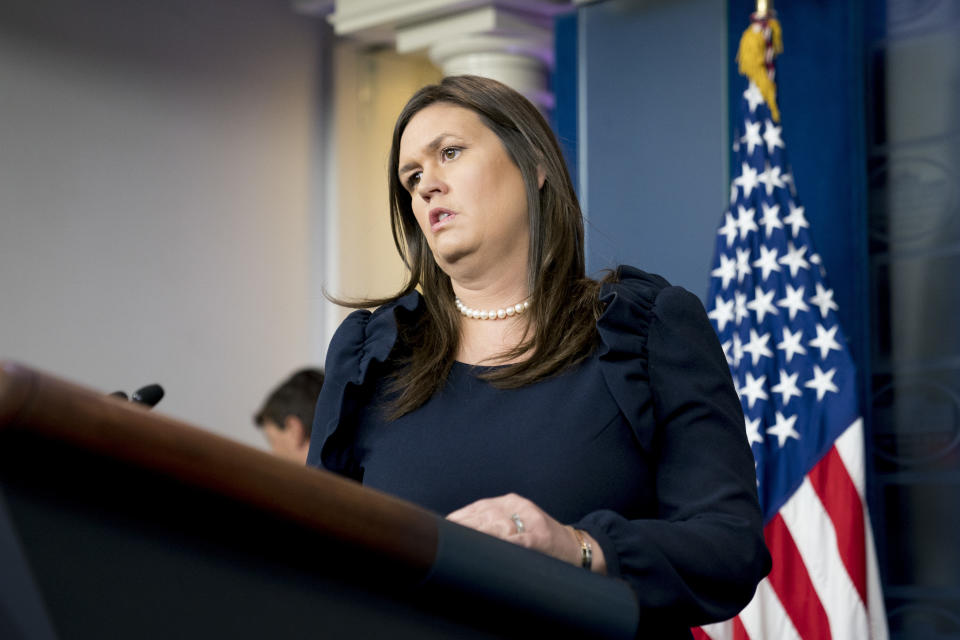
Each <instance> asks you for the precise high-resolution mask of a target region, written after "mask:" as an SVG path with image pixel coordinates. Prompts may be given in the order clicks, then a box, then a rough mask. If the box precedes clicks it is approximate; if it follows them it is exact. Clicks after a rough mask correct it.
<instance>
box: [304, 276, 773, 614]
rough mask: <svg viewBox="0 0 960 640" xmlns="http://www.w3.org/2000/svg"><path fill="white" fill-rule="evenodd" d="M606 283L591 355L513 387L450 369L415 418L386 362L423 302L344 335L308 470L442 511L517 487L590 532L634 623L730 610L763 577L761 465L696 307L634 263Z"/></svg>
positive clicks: (388, 311)
mask: <svg viewBox="0 0 960 640" xmlns="http://www.w3.org/2000/svg"><path fill="white" fill-rule="evenodd" d="M619 276H620V279H619V282H616V283H611V284H605V285H603V287H602V289H601V294H600V295H601V302H602V303H604V305H605V309H604V312H603V314H602V316H601V317H600V319H599V321H598V322H597V330H598V334H599V343H598V346H597V348H596V349H595V350H594V353H593V354H591V356H590V357H588V358H587V359H585V360H584V361H582V362H581V363H580V364H578V365H576V366H575V367H572V368H570V369H568V370H566V371H565V372H563V373H562V374H561V375H558V376H555V377H553V378H549V379H547V380H543V381H541V382H538V383H536V384H533V385H529V386H527V387H522V388H519V389H497V388H495V387H493V386H491V385H490V384H489V383H487V382H486V381H484V380H482V379H480V378H478V377H477V373H478V372H481V371H483V369H484V368H483V367H474V366H470V365H466V364H463V363H459V362H458V363H454V365H453V368H452V370H451V372H450V375H449V377H448V379H447V381H446V384H445V385H444V386H443V387H442V388H441V389H440V391H438V392H437V393H435V394H434V396H433V397H432V398H431V399H430V400H429V401H428V402H427V403H426V404H424V405H423V406H421V407H420V408H419V409H417V410H416V411H413V412H411V413H409V414H407V415H405V416H403V417H401V418H399V419H397V420H395V421H392V422H390V421H387V420H386V419H385V418H384V413H385V412H384V409H383V402H382V401H383V400H384V398H385V397H386V394H387V391H386V384H387V383H386V381H385V376H386V374H387V373H389V369H388V365H386V364H385V363H386V362H387V361H388V359H389V355H390V353H391V351H392V350H393V348H394V346H395V343H396V341H397V335H398V332H397V323H398V322H403V321H405V320H406V321H409V318H410V317H411V315H412V314H417V313H420V312H422V310H423V307H422V301H421V299H420V294H418V293H416V292H414V293H412V294H410V295H408V296H405V297H403V298H400V299H398V300H397V301H395V302H394V303H391V304H388V305H384V306H383V307H380V308H379V309H377V310H376V311H374V312H373V313H370V312H368V311H356V312H354V313H352V314H351V315H350V316H349V317H348V318H347V319H346V320H345V321H344V323H343V324H342V325H341V326H340V328H339V329H338V330H337V332H336V335H335V336H334V338H333V341H332V342H331V344H330V349H329V352H328V356H327V363H326V381H325V383H324V386H323V390H322V392H321V394H320V398H319V400H318V404H317V412H316V417H315V420H314V426H313V435H312V441H311V446H310V453H309V456H308V459H307V463H308V464H310V465H313V466H321V467H323V468H326V469H328V470H331V471H334V472H337V473H340V474H343V475H346V476H348V477H351V478H354V479H356V480H358V481H360V482H362V483H363V484H364V485H367V486H370V487H373V488H376V489H379V490H382V491H385V492H387V493H391V494H393V495H396V496H399V497H401V498H404V499H407V500H410V501H411V502H414V503H417V504H419V505H422V506H424V507H426V508H428V509H433V510H435V511H436V512H438V513H440V514H444V515H445V514H447V513H449V512H451V511H454V510H456V509H459V508H460V507H462V506H464V505H466V504H469V503H471V502H473V501H475V500H478V499H481V498H489V497H494V496H499V495H502V494H505V493H509V492H513V493H517V494H519V495H522V496H524V497H525V498H528V499H530V500H532V501H533V502H534V503H536V504H537V505H538V506H539V507H540V508H542V509H543V510H544V511H546V512H547V513H549V514H550V515H551V516H553V517H554V518H556V519H557V520H559V521H560V522H563V523H567V524H572V525H573V526H575V527H577V528H579V529H583V530H585V531H588V532H589V533H590V535H592V536H593V537H594V538H595V539H596V540H597V543H598V544H599V545H600V546H601V547H602V549H603V553H604V556H605V558H606V562H607V571H608V573H609V574H610V575H612V576H618V577H622V578H623V579H625V580H626V581H627V582H628V583H629V584H630V585H631V587H632V588H633V591H634V593H635V594H636V596H637V600H638V602H639V604H640V612H641V620H642V621H643V623H642V624H641V627H644V626H646V627H647V628H648V629H649V628H650V626H649V625H653V624H656V626H657V627H663V626H665V627H672V628H674V629H676V630H678V631H679V630H682V629H686V628H687V627H690V626H695V625H698V624H704V623H706V622H710V621H717V620H722V619H726V618H729V617H731V616H733V615H735V614H736V613H737V612H738V611H739V609H740V608H741V607H742V606H744V605H745V604H746V603H747V601H749V599H750V597H751V595H752V594H753V591H754V589H755V587H756V584H757V582H759V580H760V579H761V578H762V577H763V576H764V575H766V573H767V572H768V571H769V568H770V557H769V554H768V553H767V550H766V547H765V546H764V542H763V537H762V522H761V514H760V509H759V505H758V503H757V495H756V479H755V475H754V464H753V456H752V454H751V452H750V449H749V446H748V444H747V440H746V435H745V431H744V422H743V414H742V412H741V408H740V402H739V399H738V398H737V395H736V391H735V390H734V387H733V382H732V379H731V377H730V373H729V369H728V367H727V363H726V361H725V359H724V355H723V352H722V350H721V348H720V345H719V343H718V341H717V338H716V335H715V334H714V331H713V328H712V327H711V325H710V322H709V320H708V319H707V317H706V313H705V312H704V310H703V307H702V305H701V304H700V301H699V300H698V299H697V298H696V297H695V296H694V295H693V294H691V293H689V292H688V291H686V290H684V289H682V288H680V287H672V286H670V285H669V284H668V283H667V282H666V281H665V280H663V279H662V278H660V277H658V276H654V275H650V274H647V273H645V272H642V271H639V270H637V269H633V268H630V267H621V268H620V269H619Z"/></svg>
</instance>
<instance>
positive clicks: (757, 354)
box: [743, 329, 773, 376]
mask: <svg viewBox="0 0 960 640" xmlns="http://www.w3.org/2000/svg"><path fill="white" fill-rule="evenodd" d="M768 340H770V334H769V333H765V334H763V336H762V337H761V336H759V335H757V330H756V329H750V342H748V343H747V344H745V345H743V350H744V351H746V352H747V353H749V354H750V358H751V360H752V362H753V366H757V362H759V361H760V358H763V357H767V358H772V357H773V352H772V351H770V347H768V346H767V341H768ZM747 375H748V376H749V375H750V374H749V373H748V374H747Z"/></svg>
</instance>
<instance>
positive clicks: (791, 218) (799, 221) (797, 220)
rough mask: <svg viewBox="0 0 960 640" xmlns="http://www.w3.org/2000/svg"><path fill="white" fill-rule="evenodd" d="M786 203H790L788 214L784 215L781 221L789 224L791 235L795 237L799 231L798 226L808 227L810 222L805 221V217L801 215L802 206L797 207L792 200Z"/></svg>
mask: <svg viewBox="0 0 960 640" xmlns="http://www.w3.org/2000/svg"><path fill="white" fill-rule="evenodd" d="M788 204H789V205H790V215H788V216H785V217H784V218H783V221H784V222H785V223H786V224H788V225H790V232H791V233H792V234H793V237H794V238H796V237H797V234H798V233H800V228H801V227H803V228H805V229H809V228H810V223H809V222H807V219H806V217H804V215H803V211H804V210H803V207H797V206H795V205H794V204H793V203H792V202H790V203H788Z"/></svg>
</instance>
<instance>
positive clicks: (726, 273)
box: [710, 253, 737, 289]
mask: <svg viewBox="0 0 960 640" xmlns="http://www.w3.org/2000/svg"><path fill="white" fill-rule="evenodd" d="M710 275H711V276H713V277H714V278H720V280H721V283H722V286H721V289H726V288H727V285H729V284H730V281H731V280H733V279H734V277H736V275H737V261H736V260H734V259H733V258H731V257H729V256H728V255H727V254H725V253H721V254H720V266H719V267H717V268H716V269H714V270H713V271H711V272H710Z"/></svg>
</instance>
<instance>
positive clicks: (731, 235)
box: [717, 211, 737, 247]
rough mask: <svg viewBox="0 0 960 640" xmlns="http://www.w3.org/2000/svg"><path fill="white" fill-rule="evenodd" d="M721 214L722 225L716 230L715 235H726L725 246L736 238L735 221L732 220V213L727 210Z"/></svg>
mask: <svg viewBox="0 0 960 640" xmlns="http://www.w3.org/2000/svg"><path fill="white" fill-rule="evenodd" d="M723 215H724V218H723V226H722V227H720V230H719V231H717V235H718V236H726V237H727V247H729V246H730V245H732V244H733V241H734V240H736V239H737V221H736V220H734V218H733V215H732V214H731V213H730V212H729V211H727V212H726V213H725V214H723Z"/></svg>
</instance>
